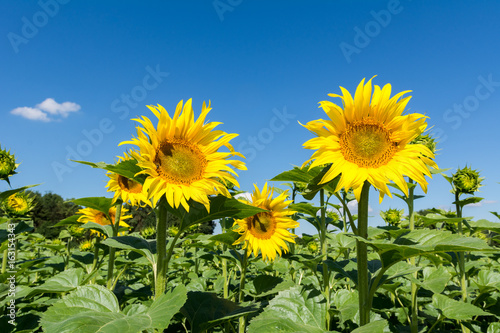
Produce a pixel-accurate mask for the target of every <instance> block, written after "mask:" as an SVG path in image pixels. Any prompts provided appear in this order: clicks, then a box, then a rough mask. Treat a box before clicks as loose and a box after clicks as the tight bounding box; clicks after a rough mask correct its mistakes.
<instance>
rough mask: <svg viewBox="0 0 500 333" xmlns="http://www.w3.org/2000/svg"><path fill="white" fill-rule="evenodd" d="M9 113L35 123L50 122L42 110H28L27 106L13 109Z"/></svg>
mask: <svg viewBox="0 0 500 333" xmlns="http://www.w3.org/2000/svg"><path fill="white" fill-rule="evenodd" d="M10 113H12V114H14V115H16V116H21V117H23V118H26V119H29V120H36V121H43V122H49V121H50V119H49V117H47V114H46V113H45V112H43V111H42V110H40V109H36V108H30V107H27V106H23V107H20V108H15V109H14V110H12V111H10Z"/></svg>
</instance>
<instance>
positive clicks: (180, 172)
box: [121, 99, 246, 211]
mask: <svg viewBox="0 0 500 333" xmlns="http://www.w3.org/2000/svg"><path fill="white" fill-rule="evenodd" d="M191 103H192V102H191V99H189V100H188V101H187V102H186V104H184V107H183V102H182V101H180V102H179V104H177V108H176V110H175V114H174V116H173V117H170V115H169V114H168V112H167V111H166V110H165V109H164V108H163V107H162V106H161V105H158V106H157V107H155V106H148V108H149V109H150V110H151V111H153V113H154V115H155V116H156V117H157V118H158V125H157V126H156V128H155V126H154V125H153V123H152V122H151V120H149V118H147V117H144V116H143V117H142V118H141V119H134V120H135V121H137V122H138V123H140V124H141V125H142V126H143V127H138V128H137V138H133V139H132V140H131V141H125V142H122V143H121V144H126V143H129V144H134V145H137V146H138V147H139V149H140V151H139V152H138V153H134V152H132V153H131V154H132V156H133V157H134V158H136V159H137V161H138V165H139V166H140V167H141V168H142V169H143V171H141V173H143V174H146V175H147V178H146V180H145V182H144V184H143V186H144V190H145V191H146V193H148V198H150V199H151V198H152V199H153V202H154V203H156V202H157V201H158V200H159V199H160V198H161V197H162V196H163V195H165V197H166V199H167V201H168V203H169V204H170V206H172V207H175V208H177V207H179V206H180V205H182V206H183V207H184V208H185V209H186V210H187V211H189V205H188V203H187V202H188V200H189V199H192V200H194V201H197V202H200V203H202V204H203V205H205V207H206V209H207V210H209V209H210V203H209V201H208V195H213V194H219V193H220V194H222V195H225V196H227V197H229V196H230V194H229V191H228V190H227V188H226V186H225V185H224V183H226V182H229V183H232V184H235V185H236V186H238V187H239V185H238V182H237V181H236V179H235V176H237V174H236V173H235V172H234V170H233V168H236V169H240V170H246V167H245V164H244V163H243V162H241V161H237V160H228V159H227V158H228V157H230V156H234V155H237V156H240V157H243V155H241V154H240V153H237V152H235V151H234V149H233V147H232V146H231V145H230V144H229V141H230V140H231V139H233V138H234V137H236V136H237V134H227V133H226V132H223V131H220V130H214V131H213V129H214V128H215V127H216V126H217V125H219V124H220V123H216V122H209V123H207V124H204V121H205V118H206V116H207V114H208V112H209V111H210V110H211V107H210V102H209V104H208V107H207V106H206V104H205V102H204V103H203V107H202V111H201V115H200V116H199V118H198V119H197V120H196V121H194V114H193V108H192V105H191ZM222 146H225V147H226V148H228V149H229V152H219V151H218V150H219V148H221V147H222Z"/></svg>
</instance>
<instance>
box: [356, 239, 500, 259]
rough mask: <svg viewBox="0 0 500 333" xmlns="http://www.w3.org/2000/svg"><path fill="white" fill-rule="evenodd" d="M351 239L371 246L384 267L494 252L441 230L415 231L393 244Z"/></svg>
mask: <svg viewBox="0 0 500 333" xmlns="http://www.w3.org/2000/svg"><path fill="white" fill-rule="evenodd" d="M352 237H355V238H356V239H358V240H360V241H362V242H365V243H367V244H368V245H369V246H371V247H372V248H373V249H374V250H375V251H376V252H377V253H378V254H379V256H380V258H381V260H382V265H383V266H384V267H389V266H391V265H393V264H395V263H397V262H399V261H402V260H405V259H408V258H411V257H414V256H418V255H433V254H436V253H442V252H459V251H496V250H495V249H494V248H492V247H490V246H489V245H488V244H486V242H485V241H484V240H482V239H479V238H475V237H465V236H461V235H458V234H453V233H451V232H449V231H443V230H415V231H411V232H408V233H407V234H404V235H402V236H400V237H398V238H397V239H396V240H394V242H389V241H386V240H382V239H375V240H366V239H364V238H362V237H357V236H352Z"/></svg>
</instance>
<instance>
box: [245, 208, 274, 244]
mask: <svg viewBox="0 0 500 333" xmlns="http://www.w3.org/2000/svg"><path fill="white" fill-rule="evenodd" d="M247 227H248V230H249V231H250V233H251V234H252V235H254V236H255V237H257V238H260V239H269V238H271V237H272V236H273V235H274V231H275V230H276V220H275V219H274V217H273V216H272V215H271V214H269V213H258V214H256V215H254V216H251V217H249V218H247Z"/></svg>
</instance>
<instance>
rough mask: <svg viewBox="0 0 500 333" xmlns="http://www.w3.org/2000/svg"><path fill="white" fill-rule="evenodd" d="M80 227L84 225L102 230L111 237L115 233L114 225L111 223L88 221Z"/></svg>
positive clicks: (85, 227) (84, 226)
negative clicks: (101, 223) (102, 223)
mask: <svg viewBox="0 0 500 333" xmlns="http://www.w3.org/2000/svg"><path fill="white" fill-rule="evenodd" d="M80 227H82V228H83V229H92V230H95V231H98V232H101V233H103V234H104V235H106V237H111V235H113V226H111V225H100V224H99V223H95V222H87V223H84V224H82V225H81V226H80Z"/></svg>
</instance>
